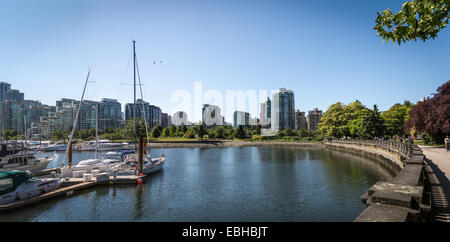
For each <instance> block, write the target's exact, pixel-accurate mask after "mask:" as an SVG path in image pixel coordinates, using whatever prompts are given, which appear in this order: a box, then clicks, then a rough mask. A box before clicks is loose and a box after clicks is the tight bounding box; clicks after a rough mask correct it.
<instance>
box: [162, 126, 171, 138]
mask: <svg viewBox="0 0 450 242" xmlns="http://www.w3.org/2000/svg"><path fill="white" fill-rule="evenodd" d="M162 136H163V137H170V129H169V128H164V129H163V131H162Z"/></svg>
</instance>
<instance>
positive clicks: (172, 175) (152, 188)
mask: <svg viewBox="0 0 450 242" xmlns="http://www.w3.org/2000/svg"><path fill="white" fill-rule="evenodd" d="M163 152H164V154H165V156H166V158H167V160H166V163H165V165H164V170H163V171H162V172H160V173H157V174H154V175H152V176H151V177H150V178H149V179H147V181H146V182H145V183H144V184H143V185H141V186H137V185H121V186H110V187H108V186H105V187H96V188H92V189H89V190H83V191H79V192H75V193H74V194H73V195H72V196H69V197H61V198H58V199H54V200H49V201H47V202H44V203H42V204H39V205H36V206H32V207H29V208H25V209H21V210H19V211H14V212H8V213H3V214H0V221H180V222H181V221H204V222H206V221H353V220H354V219H355V218H356V217H357V216H358V215H359V214H360V213H361V212H362V210H363V209H364V205H363V204H362V203H361V202H360V200H359V197H360V196H361V195H362V194H363V193H364V192H366V191H367V189H368V188H369V187H370V186H372V185H373V184H374V183H375V182H377V181H379V180H388V179H390V178H391V177H392V176H391V175H390V174H389V173H388V172H387V171H386V170H385V169H383V168H381V167H380V166H379V165H377V164H376V163H375V162H373V161H371V160H368V159H365V158H361V157H358V156H353V155H350V154H346V153H340V152H336V151H330V150H321V149H298V148H278V147H271V148H269V147H229V148H194V149H191V148H183V149H164V150H163ZM151 153H152V155H153V156H154V157H156V156H159V155H160V153H161V151H160V150H159V149H155V150H152V151H151ZM46 155H51V153H39V154H38V156H46ZM63 156H64V153H58V158H57V159H56V160H55V161H52V163H50V164H49V167H55V166H56V165H57V164H58V163H60V162H61V160H62V158H63ZM93 156H94V154H93V152H83V153H74V161H75V163H76V162H78V161H79V160H82V159H86V158H91V157H93Z"/></svg>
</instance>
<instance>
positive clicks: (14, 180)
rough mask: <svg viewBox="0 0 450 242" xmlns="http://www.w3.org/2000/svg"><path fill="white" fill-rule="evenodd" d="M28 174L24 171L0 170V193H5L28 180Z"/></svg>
mask: <svg viewBox="0 0 450 242" xmlns="http://www.w3.org/2000/svg"><path fill="white" fill-rule="evenodd" d="M29 179H30V175H29V174H28V173H27V172H25V171H5V172H0V195H3V194H7V193H10V192H13V191H15V190H16V188H17V187H18V186H19V185H20V184H22V183H24V182H26V181H28V180H29Z"/></svg>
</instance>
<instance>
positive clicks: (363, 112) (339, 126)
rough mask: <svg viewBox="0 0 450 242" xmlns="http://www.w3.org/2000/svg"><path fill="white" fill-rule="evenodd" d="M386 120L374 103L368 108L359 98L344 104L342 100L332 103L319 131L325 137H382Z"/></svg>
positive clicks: (322, 119) (323, 117)
mask: <svg viewBox="0 0 450 242" xmlns="http://www.w3.org/2000/svg"><path fill="white" fill-rule="evenodd" d="M383 123H384V121H383V119H382V118H381V114H380V112H379V111H378V107H377V106H376V105H374V109H373V110H371V109H368V108H366V107H365V106H364V105H362V104H361V102H359V101H358V100H356V101H355V102H353V103H351V104H349V105H344V104H342V103H340V102H338V103H335V104H333V105H331V106H330V107H329V108H328V110H327V111H326V112H325V113H324V115H323V116H322V118H321V120H320V123H319V132H320V133H321V134H322V135H323V136H325V137H335V138H341V137H353V138H356V137H360V138H373V137H381V136H382V135H383V133H384V124H383Z"/></svg>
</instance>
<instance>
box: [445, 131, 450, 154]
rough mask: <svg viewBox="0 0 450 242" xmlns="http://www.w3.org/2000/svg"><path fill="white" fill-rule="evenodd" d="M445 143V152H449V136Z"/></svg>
mask: <svg viewBox="0 0 450 242" xmlns="http://www.w3.org/2000/svg"><path fill="white" fill-rule="evenodd" d="M444 143H445V151H447V152H448V151H449V150H450V138H449V137H448V135H447V137H445V139H444Z"/></svg>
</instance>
